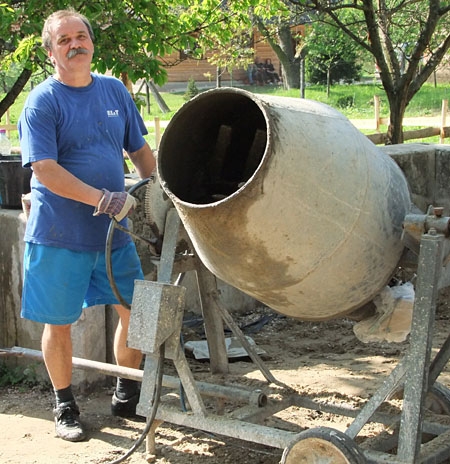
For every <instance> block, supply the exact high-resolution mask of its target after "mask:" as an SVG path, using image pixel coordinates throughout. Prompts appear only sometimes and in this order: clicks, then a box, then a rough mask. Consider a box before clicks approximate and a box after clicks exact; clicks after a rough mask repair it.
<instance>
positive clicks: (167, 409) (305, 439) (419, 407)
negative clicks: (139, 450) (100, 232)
mask: <svg viewBox="0 0 450 464" xmlns="http://www.w3.org/2000/svg"><path fill="white" fill-rule="evenodd" d="M449 223H450V218H448V217H443V215H442V209H441V208H433V207H430V209H429V211H428V212H427V214H425V215H423V214H411V215H407V216H406V218H405V221H404V234H403V240H404V242H405V245H406V248H405V250H407V251H408V253H409V255H411V254H412V255H414V258H413V260H412V261H413V262H414V261H416V262H415V264H416V265H417V270H416V274H417V281H416V286H415V287H416V298H415V303H414V310H413V322H412V328H411V333H410V344H409V350H408V351H407V354H406V355H405V356H404V358H403V359H401V360H400V362H399V363H398V365H397V366H396V367H395V368H394V370H393V371H392V373H391V374H390V375H389V376H388V377H387V378H386V379H385V380H384V381H383V383H382V385H381V386H380V387H379V388H378V390H377V391H376V393H375V394H374V395H373V396H372V397H371V398H370V399H369V400H368V401H367V403H366V404H365V406H364V407H362V408H361V409H352V408H350V407H345V406H344V407H339V406H335V405H327V404H323V403H318V402H316V401H314V400H311V399H307V398H302V397H301V396H300V395H299V394H298V393H296V392H294V391H293V390H291V389H290V388H289V387H288V386H286V385H282V384H280V383H279V382H278V381H277V380H276V379H275V378H274V377H273V375H272V374H271V373H270V371H269V370H268V369H267V367H266V366H265V365H264V363H263V361H262V360H261V359H260V358H259V356H258V355H257V353H256V351H255V350H254V348H253V347H252V346H251V345H250V344H249V343H248V341H247V339H246V338H245V336H244V334H243V333H242V332H241V330H240V329H239V327H238V326H237V324H236V323H235V322H234V320H233V318H232V317H231V315H230V314H229V312H228V311H227V310H226V309H225V308H224V307H223V305H222V304H220V302H219V298H218V294H217V287H216V281H215V277H214V276H213V275H212V274H211V273H209V271H208V270H207V269H206V268H205V267H204V265H203V264H202V263H201V262H200V260H199V259H198V258H196V257H195V256H191V260H189V259H186V257H184V258H183V259H181V261H180V260H177V257H176V246H177V242H178V239H179V234H185V231H184V228H183V226H182V224H181V222H180V219H179V217H178V214H177V213H176V210H175V209H174V208H172V209H170V210H169V212H168V214H167V221H166V228H165V230H166V234H165V235H164V241H163V248H162V253H161V260H160V264H159V271H158V282H159V283H162V284H163V285H167V286H169V287H170V286H171V285H172V284H171V283H170V282H171V278H172V276H173V275H174V274H176V273H183V272H185V271H186V270H192V269H194V270H195V271H196V273H197V279H198V284H199V293H200V297H201V302H202V310H203V316H204V324H205V331H206V336H207V341H208V346H209V350H210V360H211V370H212V372H221V373H227V372H228V361H227V355H226V349H225V344H224V332H223V322H225V324H226V325H227V326H228V327H229V328H230V329H231V330H232V332H233V333H234V335H235V336H236V337H237V338H238V339H239V340H240V342H241V343H242V345H243V347H244V348H245V349H246V350H247V353H248V354H249V356H250V357H251V358H252V360H253V361H254V362H255V363H256V364H257V366H258V368H259V369H260V370H261V372H262V374H263V375H264V377H265V379H266V380H267V381H268V389H269V390H270V389H271V388H270V387H269V384H274V385H273V386H274V387H275V392H276V395H274V396H273V397H271V396H270V395H269V396H267V395H266V394H265V393H263V392H261V391H254V392H249V391H248V390H247V389H245V388H240V387H233V388H230V387H220V386H219V385H217V386H216V388H217V391H218V392H220V393H218V397H221V398H222V399H227V400H230V401H232V400H235V399H236V398H239V399H241V400H242V399H243V398H244V399H245V400H246V404H244V406H242V405H241V406H239V407H238V408H237V409H235V410H234V411H233V413H231V414H230V415H222V414H210V413H207V409H206V407H205V404H204V402H203V398H202V395H204V394H205V391H204V390H202V389H200V388H199V384H198V382H196V381H195V379H194V377H193V374H192V372H191V371H190V368H189V365H188V362H187V360H186V358H185V355H184V351H183V349H182V347H181V345H180V332H181V323H182V318H181V317H177V316H176V315H174V313H173V311H172V312H171V311H169V312H168V317H169V323H167V321H165V320H164V317H165V316H164V314H159V315H158V316H157V317H156V318H155V316H154V315H153V316H151V317H149V318H148V322H145V321H144V322H143V320H142V317H145V316H143V314H144V313H148V311H159V309H158V308H150V307H148V306H149V305H147V304H146V303H145V302H144V303H143V308H142V309H141V310H140V309H139V303H138V302H137V303H136V302H133V313H132V318H133V314H139V313H142V314H140V315H139V326H140V334H136V333H132V331H131V324H130V333H129V343H130V344H131V346H133V347H135V348H139V349H141V350H142V351H144V352H145V354H146V364H145V367H144V373H143V378H142V390H141V399H140V403H139V405H138V412H139V413H140V414H142V415H146V416H147V417H148V415H149V411H150V405H151V404H154V401H155V398H154V397H153V396H152V395H153V394H154V391H155V388H154V383H155V379H154V372H155V365H156V356H157V352H158V345H159V344H160V343H161V340H163V343H165V345H166V358H167V359H171V360H172V361H173V363H174V366H175V368H176V370H177V372H178V375H179V379H180V382H181V385H182V388H183V390H184V394H185V396H186V398H187V400H188V403H189V406H190V410H189V411H183V410H181V409H180V408H177V407H173V405H166V404H164V402H162V403H161V404H159V407H158V411H157V414H156V419H157V422H156V424H159V423H160V421H162V422H164V421H165V422H169V423H172V424H178V425H181V426H186V427H190V428H194V429H200V430H203V431H206V432H211V433H215V434H219V435H222V436H225V437H231V438H238V439H241V440H244V441H249V442H255V443H260V444H264V445H269V446H271V447H274V448H280V449H283V450H284V454H283V458H282V463H285V464H291V463H294V462H296V463H297V462H308V461H307V460H306V461H301V459H305V457H304V456H303V454H302V453H304V450H305V449H308V450H313V451H308V453H309V452H312V453H315V454H314V456H315V458H316V459H319V460H318V461H317V462H328V461H322V460H320V458H321V453H325V454H326V455H327V456H328V455H329V453H330V452H331V454H336V456H339V459H341V460H340V461H338V460H337V458H336V460H335V461H333V462H342V463H355V464H356V463H360V462H361V463H362V462H371V463H397V464H399V463H416V462H421V463H437V462H443V460H444V459H448V458H449V457H450V440H449V438H450V417H447V415H448V414H449V412H450V392H449V391H448V390H447V389H446V387H444V386H442V385H440V384H438V383H435V382H436V379H437V378H438V376H439V374H440V373H441V371H442V369H443V368H444V367H445V365H446V363H447V362H448V360H449V358H450V336H449V338H447V340H446V341H445V343H444V344H443V346H442V347H441V348H440V350H439V352H438V354H437V355H436V356H435V357H434V359H433V360H432V361H431V348H432V341H433V332H434V319H435V308H436V300H437V295H438V290H439V289H440V288H443V287H446V286H448V285H449V284H450V272H449V270H448V266H447V264H448V260H449V251H450V246H449V240H448V237H449V228H450V227H449ZM407 255H408V254H407ZM189 261H190V262H189ZM405 262H406V260H405ZM169 290H170V288H169ZM144 295H145V293H144ZM141 300H142V298H141ZM135 303H136V304H135ZM163 306H164V305H162V313H164V308H163ZM166 309H167V308H166ZM182 310H183V309H182V305H181V307H180V309H179V311H182ZM158 318H159V319H158ZM175 320H178V321H179V322H178V323H175V322H174V321H175ZM155 321H158V323H157V325H159V324H161V326H162V327H165V329H164V330H165V332H164V334H163V335H161V334H158V335H157V336H155V337H150V338H152V342H151V343H147V341H146V340H145V337H146V333H147V329H150V328H151V330H155V327H154V326H155ZM146 324H149V325H148V326H146ZM150 326H151V327H150ZM167 326H170V330H167ZM156 330H158V329H156ZM156 339H157V341H156V342H155V340H156ZM136 340H138V342H136ZM227 388H228V390H227ZM399 391H400V392H402V393H403V403H402V404H403V406H402V410H401V414H399V415H396V416H395V415H387V414H385V413H382V412H380V411H378V409H379V408H380V406H381V405H382V404H383V403H384V402H385V401H386V400H387V399H389V398H390V397H391V396H392V395H394V393H397V394H398V392H399ZM430 398H431V399H432V400H434V401H435V402H437V403H439V405H440V407H441V410H440V411H438V412H439V415H438V416H436V415H433V414H431V413H430V412H429V411H428V410H426V409H425V400H426V399H428V400H429V399H430ZM290 406H297V407H301V408H307V409H313V410H321V411H325V412H330V413H333V414H338V415H343V416H348V417H352V418H353V421H352V423H351V424H350V426H349V427H348V428H347V430H346V431H345V433H341V432H339V431H337V430H334V429H332V428H320V429H317V430H315V429H308V430H307V431H306V432H300V433H295V432H291V431H285V430H280V429H277V428H273V427H267V426H263V425H259V424H258V422H261V420H262V419H263V418H265V417H268V416H271V415H273V414H275V413H277V412H279V411H281V410H284V409H286V408H288V407H290ZM371 421H373V422H380V423H383V424H385V425H388V426H390V428H391V430H394V433H387V432H386V433H384V432H383V433H382V434H381V435H380V436H379V437H377V438H378V440H372V441H371V446H370V447H366V446H365V445H364V444H360V445H359V446H356V442H355V439H356V437H357V435H358V434H359V433H360V432H361V430H362V428H363V427H364V425H365V424H367V423H368V422H371ZM155 432H156V425H155V427H154V428H153V429H152V430H151V433H150V435H151V436H150V437H148V443H153V447H154V442H155ZM315 432H316V433H315ZM422 432H423V433H427V434H431V435H432V436H434V437H435V438H434V439H432V440H430V441H428V442H427V443H424V444H421V443H422ZM317 442H319V444H320V446H316V445H317ZM305 444H306V446H305ZM324 449H325V451H323V450H324ZM392 449H396V454H392V453H390V452H388V451H391V450H392ZM149 450H150V451H153V452H154V449H153V450H152V446H149ZM321 450H322V451H321ZM314 462H316V461H314Z"/></svg>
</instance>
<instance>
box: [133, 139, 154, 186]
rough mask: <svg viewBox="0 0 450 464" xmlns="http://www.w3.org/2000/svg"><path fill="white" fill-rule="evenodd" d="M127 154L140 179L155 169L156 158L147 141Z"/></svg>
mask: <svg viewBox="0 0 450 464" xmlns="http://www.w3.org/2000/svg"><path fill="white" fill-rule="evenodd" d="M128 156H129V158H130V160H131V162H132V163H133V165H134V167H135V168H136V172H137V173H138V175H139V177H140V178H141V179H146V178H148V177H150V176H151V175H152V173H153V171H154V170H155V169H156V159H155V156H154V155H153V151H152V149H151V148H150V146H149V145H148V143H147V142H145V143H144V145H143V146H142V148H140V149H139V150H137V151H135V152H133V153H128Z"/></svg>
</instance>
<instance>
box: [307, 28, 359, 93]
mask: <svg viewBox="0 0 450 464" xmlns="http://www.w3.org/2000/svg"><path fill="white" fill-rule="evenodd" d="M324 37H326V40H323V38H324ZM305 42H306V47H307V48H308V63H309V65H308V75H309V76H310V79H309V80H310V82H313V83H315V82H319V83H326V86H327V96H329V95H330V87H331V84H332V83H333V82H334V81H338V80H341V79H343V80H345V81H347V82H351V81H352V80H359V77H360V72H361V66H360V65H358V64H357V59H358V47H357V46H356V45H355V44H352V43H349V40H348V38H347V36H346V35H345V34H344V33H343V32H342V31H341V30H340V29H338V28H336V27H334V26H329V25H328V24H324V23H322V22H319V21H316V22H313V23H312V24H311V26H310V27H309V28H308V33H307V34H306V40H305ZM360 54H361V53H360Z"/></svg>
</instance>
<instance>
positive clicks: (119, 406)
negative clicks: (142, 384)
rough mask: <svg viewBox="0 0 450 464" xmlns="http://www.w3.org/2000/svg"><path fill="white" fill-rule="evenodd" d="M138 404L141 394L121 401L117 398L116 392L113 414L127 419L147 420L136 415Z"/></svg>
mask: <svg viewBox="0 0 450 464" xmlns="http://www.w3.org/2000/svg"><path fill="white" fill-rule="evenodd" d="M138 403H139V392H137V393H136V394H134V395H133V396H131V397H130V398H127V399H126V400H121V399H120V398H118V397H117V395H116V392H114V394H113V396H112V401H111V414H112V415H113V416H118V417H124V418H126V419H137V420H145V417H142V416H138V415H137V414H136V406H137V404H138Z"/></svg>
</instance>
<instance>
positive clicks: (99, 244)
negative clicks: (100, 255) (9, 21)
mask: <svg viewBox="0 0 450 464" xmlns="http://www.w3.org/2000/svg"><path fill="white" fill-rule="evenodd" d="M18 129H19V136H20V145H21V149H22V164H23V166H30V165H31V163H33V162H35V161H39V160H43V159H54V160H56V161H57V162H58V164H60V165H61V166H63V167H64V168H65V169H67V170H68V171H69V172H71V173H72V174H73V175H74V176H75V177H77V178H79V179H81V180H82V181H83V182H85V183H86V184H89V185H91V186H93V187H96V188H99V189H101V188H106V189H107V190H109V191H111V192H117V191H124V188H125V186H124V184H125V175H124V168H123V163H124V160H123V149H125V150H127V151H128V152H134V151H137V150H139V149H140V148H142V146H143V145H144V143H145V140H144V137H143V135H145V134H147V130H146V128H145V125H144V123H143V121H142V118H141V116H140V114H139V112H138V110H137V108H136V105H135V103H134V102H133V99H132V98H131V96H130V94H129V93H128V91H127V89H126V88H125V86H124V85H123V84H122V83H121V82H120V81H119V80H118V79H116V78H113V77H106V76H100V75H96V74H92V83H91V84H90V85H89V86H87V87H70V86H67V85H65V84H62V83H61V82H59V81H57V80H56V79H54V78H53V77H50V78H48V79H47V80H46V81H44V82H43V83H41V84H40V85H38V86H37V87H36V88H35V89H34V90H32V91H31V92H30V94H29V96H28V98H27V100H26V102H25V106H24V109H23V111H22V114H21V115H20V118H19V122H18ZM31 205H32V207H31V211H30V217H29V219H28V222H27V227H26V231H25V241H28V242H33V243H38V244H42V245H48V246H55V247H62V248H68V249H71V250H77V251H101V250H104V249H105V240H106V235H107V232H108V227H109V225H110V221H111V219H110V218H109V216H108V215H105V214H102V215H100V216H93V213H94V207H93V206H90V205H86V204H84V203H80V202H77V201H74V200H70V199H67V198H63V197H61V196H58V195H55V194H54V193H52V192H51V191H49V190H48V189H47V188H46V187H45V186H44V185H42V184H41V183H40V182H39V181H38V180H37V179H36V177H35V176H32V180H31ZM123 225H126V219H124V220H123ZM129 240H130V237H129V235H128V234H125V233H123V232H120V231H117V230H116V231H115V233H114V243H113V248H117V247H119V246H122V245H124V244H125V243H127V242H128V241H129Z"/></svg>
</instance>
